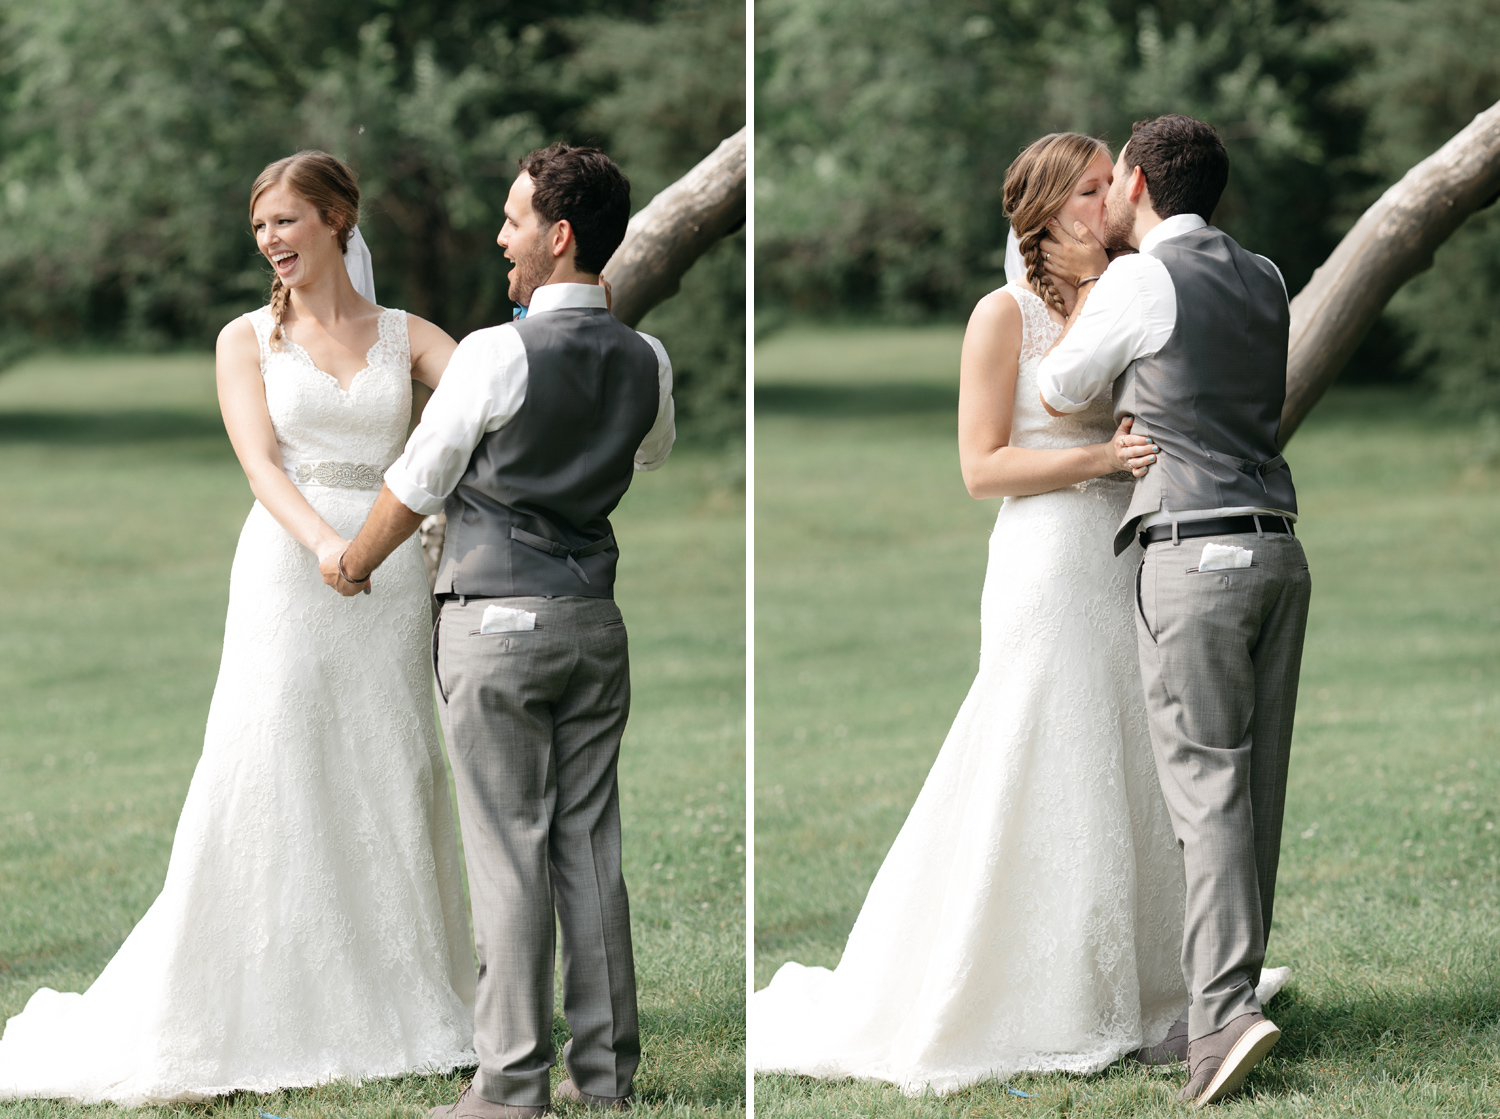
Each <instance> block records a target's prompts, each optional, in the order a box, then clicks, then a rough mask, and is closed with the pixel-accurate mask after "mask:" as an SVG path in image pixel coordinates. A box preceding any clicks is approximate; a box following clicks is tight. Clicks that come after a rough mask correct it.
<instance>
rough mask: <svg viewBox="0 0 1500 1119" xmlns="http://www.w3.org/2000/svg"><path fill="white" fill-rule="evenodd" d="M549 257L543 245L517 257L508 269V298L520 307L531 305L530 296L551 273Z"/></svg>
mask: <svg viewBox="0 0 1500 1119" xmlns="http://www.w3.org/2000/svg"><path fill="white" fill-rule="evenodd" d="M551 263H552V262H551V259H550V258H549V257H548V255H547V250H546V247H545V246H543V247H541V248H539V249H538V250H537V251H535V252H530V253H527V254H526V255H525V256H521V257H517V258H516V259H515V262H514V263H513V264H512V265H511V270H510V298H511V301H512V302H513V303H519V304H520V305H521V306H522V307H530V306H531V296H532V294H533V293H534V292H535V291H536V289H537V288H539V287H541V286H542V285H543V284H545V283H546V282H547V277H548V276H549V275H551Z"/></svg>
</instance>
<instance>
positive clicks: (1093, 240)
mask: <svg viewBox="0 0 1500 1119" xmlns="http://www.w3.org/2000/svg"><path fill="white" fill-rule="evenodd" d="M1047 228H1048V230H1049V233H1048V235H1047V236H1046V237H1044V238H1042V254H1043V255H1042V267H1043V268H1044V269H1045V270H1046V272H1047V274H1048V275H1049V276H1051V277H1053V278H1054V279H1057V280H1061V281H1062V282H1063V283H1065V284H1067V285H1068V286H1069V287H1075V288H1076V287H1077V286H1078V282H1079V281H1080V280H1085V279H1088V278H1089V277H1091V276H1093V277H1098V276H1102V275H1104V270H1105V269H1106V268H1108V267H1109V254H1108V253H1106V252H1105V251H1104V246H1103V245H1101V244H1100V243H1099V239H1098V238H1097V237H1095V236H1094V235H1093V234H1092V233H1090V232H1089V228H1088V226H1086V225H1084V224H1083V222H1081V221H1075V222H1074V223H1073V232H1072V233H1069V232H1068V231H1067V230H1065V229H1063V227H1062V226H1061V225H1059V224H1058V221H1057V219H1056V218H1052V219H1050V220H1049V221H1048V222H1047Z"/></svg>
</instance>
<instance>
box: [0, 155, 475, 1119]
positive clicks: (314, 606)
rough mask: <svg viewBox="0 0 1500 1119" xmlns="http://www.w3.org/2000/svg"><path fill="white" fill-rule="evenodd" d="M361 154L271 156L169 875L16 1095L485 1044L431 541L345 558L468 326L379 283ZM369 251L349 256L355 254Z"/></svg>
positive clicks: (16, 1076) (238, 1080) (182, 1087)
mask: <svg viewBox="0 0 1500 1119" xmlns="http://www.w3.org/2000/svg"><path fill="white" fill-rule="evenodd" d="M358 214H359V188H358V186H357V185H356V183H355V178H354V174H353V172H352V171H350V169H349V168H348V167H346V166H345V165H344V164H343V163H341V162H340V161H339V160H337V159H335V158H334V157H332V156H330V155H327V154H325V153H323V152H316V151H304V152H299V153H297V154H296V155H293V156H289V157H287V158H285V159H282V160H279V161H277V162H275V163H272V164H271V165H270V166H268V167H267V168H266V169H265V170H264V171H263V172H261V174H260V177H259V178H257V179H256V181H255V185H254V188H253V190H252V193H251V198H250V220H251V225H252V226H253V228H254V232H255V238H256V244H257V246H258V247H259V250H260V252H261V253H262V254H263V255H264V256H265V257H266V258H267V260H268V261H270V263H271V266H272V268H273V269H274V270H275V280H274V286H273V288H272V295H271V304H270V306H269V307H264V308H262V309H260V310H258V311H253V312H251V313H250V314H247V315H245V316H243V317H241V318H239V319H236V320H235V321H234V322H232V323H230V324H229V325H228V326H226V327H225V328H224V330H223V332H222V333H221V334H220V335H219V344H218V359H217V368H218V384H219V400H220V404H221V407H222V409H223V413H224V425H225V427H226V428H227V430H228V432H229V437H230V440H231V442H232V443H233V445H234V449H235V453H236V454H237V455H238V456H239V459H240V462H241V464H242V465H243V466H244V469H245V474H246V476H247V477H248V478H249V481H250V487H251V489H252V490H253V491H254V493H255V497H256V502H255V505H254V506H253V507H252V508H251V510H250V516H249V519H248V520H247V521H246V522H245V527H244V530H243V532H242V533H241V535H240V541H239V547H238V548H237V550H236V552H235V556H234V564H233V567H232V568H231V570H230V576H229V612H228V617H227V619H226V621H225V628H224V655H223V660H222V662H221V664H220V668H219V679H218V683H217V685H216V686H215V688H214V696H213V703H212V705H211V707H210V709H209V715H208V726H207V730H206V733H205V735H204V744H203V755H202V758H201V760H200V761H199V763H198V767H197V770H196V772H195V773H194V775H193V780H192V784H191V786H190V787H189V789H188V794H187V801H186V803H185V804H184V805H183V810H182V818H181V820H180V822H179V823H178V826H177V835H176V838H175V839H174V841H173V844H172V855H171V860H170V862H169V864H168V867H167V877H166V884H165V885H164V886H163V888H162V892H161V895H160V896H159V897H158V898H157V899H156V901H155V903H154V904H153V905H152V906H151V908H150V909H149V910H148V911H147V913H146V915H145V916H144V917H143V918H142V919H141V922H140V924H138V925H137V926H136V927H135V929H134V931H132V932H131V934H130V936H129V937H127V938H126V940H125V943H124V944H123V945H121V947H120V950H119V952H118V953H117V954H116V955H115V957H114V958H113V959H112V960H111V961H110V962H109V964H108V966H107V967H105V969H104V971H103V972H102V973H101V974H100V975H99V977H98V979H97V980H95V982H94V984H93V986H91V987H90V988H89V989H88V990H87V991H86V992H85V993H83V994H60V993H58V992H56V991H52V990H49V989H46V988H44V989H42V990H39V991H37V992H36V994H35V995H33V996H32V998H31V1000H30V1001H29V1002H28V1003H27V1005H26V1008H25V1010H24V1011H23V1012H22V1013H21V1014H19V1015H17V1016H16V1017H14V1018H12V1019H11V1020H10V1021H9V1022H8V1023H7V1025H6V1028H5V1034H4V1038H3V1040H0V1098H21V1097H61V1098H68V1099H73V1100H78V1101H83V1102H97V1101H105V1100H110V1101H115V1102H117V1103H121V1104H125V1105H127V1106H133V1105H140V1104H144V1103H161V1102H170V1101H183V1100H198V1099H204V1098H206V1097H210V1096H215V1095H220V1094H226V1093H229V1092H234V1091H240V1090H250V1091H257V1092H266V1091H271V1090H274V1089H278V1088H287V1087H299V1086H308V1085H314V1084H320V1083H323V1082H325V1081H329V1080H333V1079H338V1078H349V1079H359V1078H363V1077H374V1076H394V1075H397V1074H400V1073H405V1072H410V1071H415V1070H422V1071H448V1070H451V1069H454V1068H457V1067H461V1066H467V1065H473V1064H474V1063H475V1056H474V1052H473V1048H472V1037H473V1002H474V988H475V980H476V975H475V968H474V962H473V954H472V950H471V946H470V938H469V926H468V919H467V914H466V912H465V909H464V902H463V896H462V893H461V890H460V885H459V874H458V851H457V843H456V837H455V831H454V823H453V816H452V812H451V809H450V804H449V797H448V780H447V774H446V770H445V768H444V763H443V758H442V754H441V753H440V751H439V748H438V743H437V738H436V735H435V732H434V728H433V720H432V700H431V690H430V672H431V669H430V667H429V665H428V657H427V649H428V632H429V629H430V625H431V614H430V607H429V598H428V586H427V580H426V577H425V575H424V572H423V567H422V560H421V556H420V553H419V551H418V545H417V543H416V541H415V540H412V541H408V542H407V543H406V544H405V545H403V546H402V548H401V549H400V550H398V551H397V553H396V554H395V555H393V556H392V557H391V559H390V560H388V561H387V562H386V563H385V565H384V566H382V567H381V569H380V570H381V583H380V587H379V588H378V590H377V592H376V593H375V594H373V595H359V596H356V597H354V598H342V597H340V596H339V595H337V594H335V593H333V592H332V591H331V590H329V589H328V587H326V586H325V585H324V583H323V579H322V576H321V575H320V574H319V571H318V564H319V561H320V559H322V558H325V557H328V556H332V555H337V554H340V553H341V552H342V550H343V548H344V547H345V544H346V538H347V537H351V536H353V534H354V533H355V532H356V531H357V530H358V528H359V526H360V525H361V524H362V523H363V521H364V518H365V515H366V513H367V512H368V511H369V509H370V506H371V505H372V504H373V503H374V500H375V496H376V493H377V492H378V490H379V487H380V484H381V475H382V473H383V472H384V471H385V468H386V467H387V466H389V465H390V464H391V463H392V462H393V461H394V460H395V459H396V457H397V456H398V455H399V454H400V452H401V448H402V445H403V443H404V442H405V439H406V433H407V427H408V424H409V422H410V419H411V400H412V380H413V378H415V379H416V380H419V381H421V382H422V383H424V384H426V385H430V386H436V384H437V382H438V378H439V377H440V375H441V373H442V370H443V368H444V366H446V365H447V362H448V357H449V355H450V354H451V353H452V351H453V349H454V342H453V340H452V339H451V338H449V337H448V335H446V334H445V333H444V332H443V331H441V330H439V329H438V328H437V327H435V326H433V325H432V324H431V323H427V322H424V321H423V320H421V319H419V318H417V317H416V316H414V315H408V314H406V313H405V312H403V311H396V310H385V309H382V308H380V307H378V306H376V305H375V304H374V302H373V300H374V291H373V284H370V283H369V282H368V269H367V268H366V269H364V278H365V280H366V282H365V285H364V286H365V287H366V291H365V293H364V294H363V295H361V294H360V293H359V292H357V291H356V290H355V287H354V284H353V283H352V282H351V279H350V272H351V271H358V269H357V268H356V264H357V263H358V262H359V261H360V259H361V254H362V253H363V257H362V259H363V260H364V261H365V262H367V261H368V254H367V253H366V252H364V250H363V241H362V240H361V239H359V235H358V230H357V228H356V225H355V223H356V221H357V218H358ZM346 249H347V250H349V251H348V261H347V264H348V267H347V269H346V261H345V259H344V253H345V250H346Z"/></svg>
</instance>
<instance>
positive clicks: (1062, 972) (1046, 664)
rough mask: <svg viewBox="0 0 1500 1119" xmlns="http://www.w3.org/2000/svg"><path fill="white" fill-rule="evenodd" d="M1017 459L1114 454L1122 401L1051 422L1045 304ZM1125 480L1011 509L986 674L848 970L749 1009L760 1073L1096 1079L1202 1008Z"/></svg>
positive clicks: (959, 1083) (867, 912) (822, 973)
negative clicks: (1159, 747)
mask: <svg viewBox="0 0 1500 1119" xmlns="http://www.w3.org/2000/svg"><path fill="white" fill-rule="evenodd" d="M1004 290H1007V291H1009V292H1010V293H1011V294H1012V295H1013V296H1014V297H1015V300H1016V302H1017V303H1018V304H1019V305H1020V308H1021V314H1022V321H1023V324H1024V326H1023V335H1022V338H1023V341H1022V347H1021V360H1020V368H1019V370H1018V374H1017V378H1016V406H1015V419H1014V422H1013V424H1012V429H1011V443H1012V445H1014V446H1018V447H1042V448H1059V447H1072V446H1079V445H1082V444H1086V443H1099V442H1102V441H1104V440H1106V439H1108V438H1110V436H1111V435H1112V434H1113V431H1114V424H1113V422H1112V421H1111V416H1110V403H1109V400H1108V399H1107V397H1106V398H1105V399H1103V400H1101V401H1099V402H1097V403H1096V404H1094V405H1093V406H1091V407H1089V408H1087V409H1085V410H1084V411H1083V412H1080V413H1078V414H1076V415H1073V416H1068V417H1066V418H1063V419H1053V418H1052V417H1050V416H1048V415H1047V414H1046V412H1045V411H1044V410H1043V408H1042V405H1041V401H1040V399H1039V394H1038V388H1037V382H1036V369H1037V366H1038V365H1039V364H1040V362H1041V358H1042V356H1043V355H1044V354H1045V353H1046V351H1047V350H1048V349H1049V348H1050V347H1051V345H1052V342H1053V341H1054V339H1055V338H1056V336H1057V334H1058V332H1059V331H1061V329H1062V327H1061V326H1060V325H1058V324H1055V323H1053V322H1052V320H1051V319H1050V318H1049V317H1048V315H1047V312H1046V308H1045V307H1044V306H1043V304H1042V301H1041V300H1040V299H1038V298H1037V297H1036V296H1035V295H1034V294H1032V292H1031V291H1030V290H1029V289H1028V288H1024V287H1018V286H1016V285H1008V286H1007V287H1006V288H1005V289H1004ZM1130 488H1131V483H1130V482H1129V481H1128V480H1123V479H1121V478H1116V477H1110V478H1096V479H1093V480H1091V481H1088V482H1085V483H1083V484H1081V485H1076V486H1070V487H1067V488H1065V489H1061V490H1056V491H1054V492H1052V493H1045V494H1040V495H1038V496H1035V497H1024V498H1007V499H1006V500H1005V503H1004V505H1003V506H1002V508H1001V510H1000V515H999V517H998V518H997V519H996V521H995V528H994V532H993V534H992V535H991V537H990V556H989V568H988V571H987V573H986V575H985V581H984V594H983V597H982V599H981V604H980V618H981V635H982V636H981V642H980V653H979V673H978V676H977V677H976V678H975V680H974V684H973V687H972V688H971V689H970V691H969V694H968V698H967V699H965V700H964V703H963V706H962V708H961V709H960V710H959V712H958V717H957V718H956V719H955V720H954V723H953V727H952V729H951V730H950V731H949V733H948V738H947V740H946V741H945V742H944V743H943V748H942V751H941V752H940V753H939V754H938V757H937V760H936V762H934V764H933V767H932V771H931V773H930V774H929V775H928V777H927V781H926V783H925V784H924V785H923V787H922V791H921V793H920V795H919V796H918V797H917V801H916V804H915V805H914V806H913V807H912V810H911V814H910V815H909V816H908V817H907V820H906V823H905V824H904V825H903V827H902V829H901V832H900V834H899V835H898V836H897V837H896V841H895V844H894V845H893V846H892V847H891V850H890V853H889V854H888V855H887V856H886V859H885V863H884V865H882V866H881V868H880V872H879V873H878V874H877V875H876V877H875V881H874V883H873V885H871V887H870V892H869V895H868V896H867V897H866V899H865V904H864V907H863V909H861V910H860V914H859V918H858V920H857V921H856V922H855V925H854V929H853V931H852V932H851V933H850V934H849V941H848V944H847V946H846V947H845V949H844V955H843V958H842V959H841V960H840V962H839V965H838V968H837V970H835V971H829V970H827V969H826V968H808V967H803V966H802V965H800V964H795V963H788V964H786V965H784V966H783V967H782V968H781V969H780V970H779V971H778V972H777V973H776V976H775V978H774V979H772V981H771V983H770V985H769V986H768V987H766V988H765V989H764V990H761V991H757V992H756V993H755V994H754V995H753V996H752V997H751V1000H750V1009H749V1026H750V1046H751V1060H752V1061H753V1062H754V1067H755V1068H756V1069H757V1070H758V1071H762V1072H796V1073H803V1074H806V1075H811V1076H821V1077H863V1078H873V1079H877V1080H886V1081H890V1082H893V1083H895V1084H898V1085H900V1087H901V1088H902V1089H903V1090H904V1091H906V1092H908V1093H920V1092H922V1091H924V1090H928V1089H930V1090H932V1091H936V1092H947V1091H951V1090H953V1089H956V1088H960V1087H963V1086H964V1085H967V1084H971V1083H973V1082H975V1081H979V1080H983V1079H987V1078H991V1077H999V1078H1004V1077H1007V1076H1010V1075H1012V1074H1014V1073H1017V1072H1022V1071H1052V1070H1065V1071H1068V1072H1074V1073H1092V1072H1096V1071H1098V1070H1100V1069H1102V1068H1104V1067H1105V1066H1106V1065H1108V1064H1110V1063H1112V1062H1113V1061H1115V1060H1116V1059H1118V1058H1119V1057H1120V1056H1121V1055H1123V1054H1125V1053H1129V1052H1130V1051H1132V1050H1134V1049H1137V1048H1139V1047H1141V1046H1142V1045H1154V1044H1157V1043H1158V1042H1160V1041H1161V1040H1162V1039H1163V1038H1164V1037H1165V1036H1166V1033H1167V1030H1168V1028H1169V1027H1170V1026H1171V1024H1172V1022H1173V1021H1174V1020H1176V1018H1177V1017H1178V1016H1179V1015H1181V1014H1182V1013H1183V1012H1184V1011H1185V1010H1186V1008H1187V1001H1188V999H1187V991H1186V988H1185V987H1184V985H1183V978H1182V970H1181V967H1180V965H1179V962H1178V957H1179V954H1180V952H1181V949H1182V924H1183V870H1182V858H1181V856H1180V855H1179V854H1178V851H1177V846H1176V842H1175V840H1174V839H1173V835H1172V827H1171V822H1170V820H1169V819H1168V816H1167V809H1166V804H1165V803H1164V801H1163V799H1162V794H1161V790H1160V787H1159V786H1158V784H1157V777H1156V767H1155V764H1154V762H1153V760H1152V756H1151V744H1150V739H1149V738H1148V735H1147V729H1146V718H1145V700H1144V697H1143V694H1142V689H1141V681H1140V674H1139V670H1138V668H1137V661H1136V650H1135V621H1134V614H1133V611H1134V571H1135V565H1136V563H1137V560H1138V557H1137V556H1136V555H1135V554H1133V553H1134V549H1131V551H1130V552H1127V553H1126V554H1125V555H1123V556H1120V557H1116V556H1115V555H1113V549H1112V547H1111V545H1112V541H1113V538H1114V534H1115V529H1116V527H1117V526H1118V524H1119V521H1120V518H1121V516H1122V515H1123V514H1124V511H1125V507H1126V505H1127V504H1128V502H1129V498H1130Z"/></svg>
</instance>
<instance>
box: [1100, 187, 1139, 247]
mask: <svg viewBox="0 0 1500 1119" xmlns="http://www.w3.org/2000/svg"><path fill="white" fill-rule="evenodd" d="M1134 230H1135V213H1134V211H1133V210H1131V209H1130V207H1129V205H1128V204H1127V205H1125V206H1116V205H1114V202H1113V199H1109V200H1106V202H1105V205H1104V236H1103V237H1102V238H1101V240H1102V241H1103V242H1104V249H1105V251H1106V252H1111V253H1128V252H1130V251H1131V248H1132V247H1131V244H1130V234H1131V233H1132V232H1133V231H1134Z"/></svg>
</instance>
